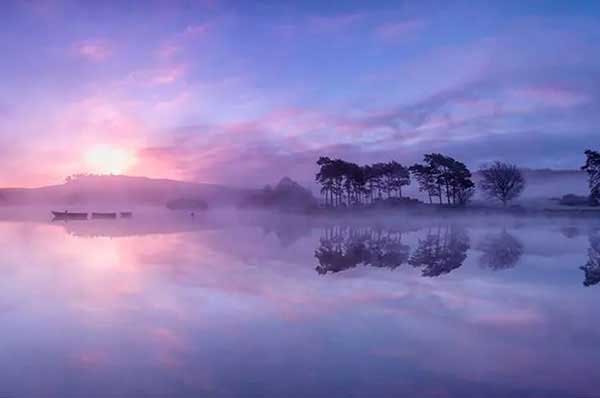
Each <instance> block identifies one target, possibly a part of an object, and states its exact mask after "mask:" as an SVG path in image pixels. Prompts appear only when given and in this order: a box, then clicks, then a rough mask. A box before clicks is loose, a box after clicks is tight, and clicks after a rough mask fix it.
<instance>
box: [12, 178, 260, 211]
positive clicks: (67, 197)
mask: <svg viewBox="0 0 600 398" xmlns="http://www.w3.org/2000/svg"><path fill="white" fill-rule="evenodd" d="M252 192H253V191H252V190H246V189H237V188H231V187H225V186H222V185H214V184H201V183H191V182H182V181H174V180H168V179H153V178H147V177H129V176H113V175H110V176H94V175H83V176H77V177H73V178H70V179H69V180H68V181H67V182H66V183H64V184H61V185H53V186H46V187H40V188H7V189H0V204H3V205H64V206H71V207H82V206H86V205H103V204H106V205H108V204H128V205H150V206H164V205H165V204H166V203H167V202H168V201H170V200H175V199H180V198H187V197H193V198H202V199H203V200H205V201H206V202H207V203H208V204H209V205H212V206H219V205H220V206H223V205H225V206H226V205H234V204H237V203H239V202H240V201H241V200H242V199H243V198H244V197H245V196H247V195H249V194H251V193H252Z"/></svg>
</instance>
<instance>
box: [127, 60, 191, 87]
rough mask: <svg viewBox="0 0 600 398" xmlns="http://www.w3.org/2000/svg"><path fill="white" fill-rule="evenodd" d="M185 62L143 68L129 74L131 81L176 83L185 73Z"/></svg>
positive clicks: (156, 83)
mask: <svg viewBox="0 0 600 398" xmlns="http://www.w3.org/2000/svg"><path fill="white" fill-rule="evenodd" d="M185 71H186V67H185V65H183V64H177V65H170V66H165V67H158V68H149V69H143V70H139V71H136V72H133V73H132V74H130V75H129V78H130V80H131V81H133V82H135V83H139V84H146V85H164V84H171V83H175V82H176V81H178V80H179V79H181V78H182V77H183V76H184V75H185Z"/></svg>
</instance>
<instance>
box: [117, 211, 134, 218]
mask: <svg viewBox="0 0 600 398" xmlns="http://www.w3.org/2000/svg"><path fill="white" fill-rule="evenodd" d="M119 215H120V216H121V218H131V217H133V213H132V212H130V211H122V212H121V213H119Z"/></svg>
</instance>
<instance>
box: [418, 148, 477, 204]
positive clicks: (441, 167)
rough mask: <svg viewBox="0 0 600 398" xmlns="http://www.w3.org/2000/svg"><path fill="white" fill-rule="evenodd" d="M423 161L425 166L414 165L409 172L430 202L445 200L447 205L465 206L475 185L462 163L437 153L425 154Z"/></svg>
mask: <svg viewBox="0 0 600 398" xmlns="http://www.w3.org/2000/svg"><path fill="white" fill-rule="evenodd" d="M423 161H424V163H425V164H415V165H414V166H412V167H410V169H409V170H410V172H411V173H412V174H413V176H414V177H415V178H416V179H417V181H418V182H419V189H420V190H421V191H422V192H427V193H428V195H429V201H430V202H431V201H432V198H433V197H437V198H438V200H439V203H440V204H442V203H443V201H444V199H445V200H446V204H449V205H450V204H451V205H465V204H466V203H467V202H468V201H469V200H470V199H471V197H472V196H473V193H474V191H475V184H473V181H472V180H471V172H470V171H469V169H468V168H467V166H466V165H465V164H464V163H462V162H459V161H458V160H456V159H453V158H451V157H449V156H444V155H442V154H439V153H429V154H426V155H425V156H424V157H423Z"/></svg>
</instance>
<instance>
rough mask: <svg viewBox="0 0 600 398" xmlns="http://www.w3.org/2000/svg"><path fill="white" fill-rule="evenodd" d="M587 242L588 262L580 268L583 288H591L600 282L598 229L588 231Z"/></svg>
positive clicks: (599, 238) (599, 233)
mask: <svg viewBox="0 0 600 398" xmlns="http://www.w3.org/2000/svg"><path fill="white" fill-rule="evenodd" d="M589 241H590V247H589V249H588V261H587V263H586V264H585V265H584V266H582V267H580V269H581V270H583V272H584V273H585V279H584V281H583V285H584V286H593V285H595V284H597V283H598V282H600V228H597V229H591V230H590V232H589Z"/></svg>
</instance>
